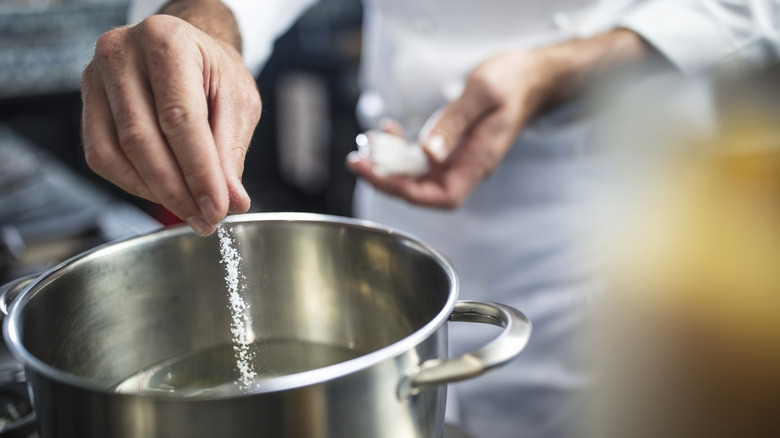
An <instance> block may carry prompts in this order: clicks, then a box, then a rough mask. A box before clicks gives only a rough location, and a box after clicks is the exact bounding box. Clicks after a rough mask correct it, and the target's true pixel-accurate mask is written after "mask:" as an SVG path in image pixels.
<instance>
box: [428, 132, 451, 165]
mask: <svg viewBox="0 0 780 438" xmlns="http://www.w3.org/2000/svg"><path fill="white" fill-rule="evenodd" d="M425 149H426V150H427V151H428V153H429V154H431V156H432V157H433V159H434V160H436V161H437V162H439V163H441V162H442V161H444V160H445V159H446V158H447V146H446V145H445V144H444V137H442V136H441V135H439V134H436V135H434V136H433V137H431V139H430V140H428V142H427V143H426V145H425Z"/></svg>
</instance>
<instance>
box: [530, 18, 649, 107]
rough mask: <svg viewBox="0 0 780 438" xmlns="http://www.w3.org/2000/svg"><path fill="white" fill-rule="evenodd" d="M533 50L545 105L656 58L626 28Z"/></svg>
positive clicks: (637, 37) (636, 36)
mask: <svg viewBox="0 0 780 438" xmlns="http://www.w3.org/2000/svg"><path fill="white" fill-rule="evenodd" d="M537 50H538V55H539V57H540V59H541V60H542V62H543V63H544V64H545V65H546V68H545V70H546V71H547V73H548V74H547V78H546V79H545V82H546V87H548V90H549V93H547V97H548V99H547V100H548V102H550V101H553V102H554V101H560V100H563V99H566V98H568V97H570V96H571V95H572V94H574V93H575V92H576V90H578V89H580V88H581V87H583V86H584V85H585V84H587V83H588V82H589V81H590V80H592V79H593V78H596V77H598V76H599V75H602V74H606V73H610V72H612V71H614V70H616V69H620V68H625V67H628V66H631V65H636V64H638V63H641V62H645V61H648V60H650V59H653V58H660V55H659V54H658V52H657V51H656V50H655V49H654V48H653V47H652V46H650V45H649V44H647V42H645V41H644V40H643V39H642V37H640V36H639V35H637V34H636V33H634V32H633V31H631V30H628V29H616V30H613V31H610V32H607V33H603V34H600V35H596V36H593V37H590V38H585V39H578V40H572V41H568V42H565V43H561V44H557V45H554V46H549V47H545V48H541V49H537Z"/></svg>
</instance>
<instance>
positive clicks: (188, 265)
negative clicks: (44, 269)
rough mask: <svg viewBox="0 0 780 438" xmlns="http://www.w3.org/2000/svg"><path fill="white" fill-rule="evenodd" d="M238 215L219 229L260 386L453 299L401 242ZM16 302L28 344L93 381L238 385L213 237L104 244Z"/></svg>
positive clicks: (327, 225)
mask: <svg viewBox="0 0 780 438" xmlns="http://www.w3.org/2000/svg"><path fill="white" fill-rule="evenodd" d="M246 217H249V218H250V219H243V220H234V221H233V222H229V223H226V224H225V225H223V226H226V227H228V228H229V229H230V230H232V234H233V235H234V237H235V241H236V247H237V248H238V252H239V253H240V255H241V257H242V260H241V262H240V271H241V278H240V284H241V291H240V295H241V296H242V297H243V299H244V300H245V301H246V303H247V304H248V306H249V307H248V309H247V310H246V314H247V315H248V316H249V317H250V319H251V323H249V322H247V323H246V324H247V325H246V329H245V333H246V335H247V337H248V339H249V341H252V344H251V345H250V346H249V347H248V348H249V350H250V354H251V355H252V356H253V358H252V359H251V362H252V366H253V367H254V368H255V371H256V372H257V373H258V375H259V377H260V378H261V379H262V378H267V377H272V376H277V375H280V374H291V373H296V372H301V371H307V370H310V369H315V368H319V367H323V366H327V365H331V364H334V363H338V362H342V361H345V360H349V359H351V358H354V357H357V356H360V355H364V354H366V353H370V352H373V351H376V350H379V349H382V348H384V347H386V346H388V345H391V344H393V343H395V342H397V341H399V340H400V339H402V338H404V337H406V336H409V335H410V334H412V333H414V332H415V331H417V330H418V329H420V328H421V327H423V326H424V325H425V324H427V323H429V322H430V321H431V320H432V319H434V318H435V317H436V316H437V315H439V314H441V313H442V311H443V310H444V308H445V307H446V306H447V303H448V302H450V296H451V295H452V294H455V293H456V291H455V288H456V286H455V277H454V273H453V272H452V270H451V267H450V265H449V264H448V263H447V262H446V261H444V260H443V259H442V258H441V257H440V256H438V254H437V253H435V252H433V251H432V250H430V249H428V248H427V247H425V246H424V245H422V244H420V243H417V242H415V241H414V240H412V239H410V238H407V237H404V236H401V235H398V234H396V233H392V232H390V231H387V230H382V229H378V228H373V227H369V226H365V225H361V224H359V223H357V222H348V221H340V220H333V219H326V218H320V220H289V218H287V220H281V219H278V215H276V216H274V217H277V219H273V220H266V219H264V215H248V216H246ZM295 217H297V216H295ZM306 217H309V216H306ZM21 299H22V300H23V301H22V302H20V303H19V306H18V307H17V308H16V311H17V312H16V314H14V315H12V319H13V323H14V324H15V325H16V326H17V327H16V330H18V332H19V334H20V336H19V338H20V339H21V344H22V346H23V348H24V349H26V350H27V352H29V353H30V354H31V355H32V356H34V357H35V358H37V359H38V360H40V361H42V362H43V363H45V364H47V365H50V366H51V367H54V368H56V369H58V370H61V371H65V372H66V373H68V374H72V375H75V376H79V377H83V378H87V379H89V381H90V383H94V385H95V386H98V387H101V388H104V389H107V390H113V389H115V388H116V387H117V385H120V384H123V385H125V386H126V387H131V389H132V387H134V386H135V385H138V389H139V391H141V392H143V390H145V389H150V388H146V387H144V385H157V386H155V388H152V389H154V390H162V391H166V390H167V389H166V386H165V385H168V386H173V387H176V388H177V389H180V388H183V387H195V388H196V389H197V388H200V387H203V388H205V387H216V386H218V385H219V384H221V383H232V382H235V380H236V379H237V377H238V371H237V369H236V359H235V353H234V351H233V349H234V346H235V342H234V335H233V334H232V333H231V321H232V319H231V312H230V309H229V304H228V287H227V285H226V280H225V266H224V264H222V263H220V250H219V238H218V237H217V236H216V234H215V235H212V236H210V237H207V238H202V237H199V236H197V235H195V234H194V233H192V232H191V231H189V229H187V228H183V227H180V228H176V229H169V230H163V231H160V232H157V233H153V234H150V235H146V236H142V237H139V238H135V239H131V240H128V241H124V242H119V243H116V244H112V245H109V246H106V247H103V248H100V249H98V250H96V251H93V252H91V253H88V254H86V255H84V256H82V257H80V258H78V259H75V260H72V261H70V262H69V263H67V264H66V265H65V266H64V267H63V268H61V269H59V270H57V271H55V272H53V273H51V274H49V275H48V276H47V277H46V278H44V279H42V281H39V282H38V284H37V285H36V286H35V287H34V288H33V289H32V290H31V291H30V293H28V294H26V296H24V297H23V298H21ZM241 319H242V320H244V319H243V318H241ZM166 367H167V368H166ZM155 370H157V371H159V372H157V371H155ZM161 370H162V371H161ZM171 370H174V371H175V372H173V374H176V375H175V376H173V377H171V376H170V374H171ZM155 373H156V374H155ZM166 373H167V374H168V377H167V379H168V380H165V379H166V377H165V376H164V375H165V374H166ZM138 376H145V377H144V379H145V380H143V379H142V380H143V381H136V380H133V379H138ZM155 379H157V380H160V379H162V380H164V381H163V382H162V383H160V382H157V381H153V380H155ZM176 379H178V381H177V380H176ZM150 381H151V382H150ZM123 382H124V383H123ZM128 382H130V383H128ZM128 385H129V386H128ZM160 385H162V386H160ZM177 385H178V386H177ZM130 392H132V390H131V391H130ZM196 392H197V391H196ZM196 392H195V393H196ZM180 393H182V394H186V391H184V392H180Z"/></svg>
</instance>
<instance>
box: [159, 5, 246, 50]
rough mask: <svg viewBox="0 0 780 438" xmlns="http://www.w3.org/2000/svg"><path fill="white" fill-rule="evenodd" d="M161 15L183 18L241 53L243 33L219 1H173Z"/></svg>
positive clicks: (165, 7)
mask: <svg viewBox="0 0 780 438" xmlns="http://www.w3.org/2000/svg"><path fill="white" fill-rule="evenodd" d="M160 13H161V14H166V15H173V16H175V17H178V18H181V19H182V20H184V21H187V22H188V23H190V24H192V25H193V26H195V27H197V28H198V29H200V30H202V31H204V32H206V33H207V34H209V36H211V37H212V38H214V39H217V40H220V41H222V42H226V43H228V44H230V45H231V46H233V47H234V48H235V49H236V50H238V51H239V53H240V52H241V33H240V32H239V29H238V23H237V22H236V18H235V17H234V16H233V12H232V11H231V10H230V8H228V7H227V6H225V5H224V4H223V3H222V2H221V1H219V0H171V1H169V2H168V3H166V4H165V5H164V6H163V7H162V8H161V9H160Z"/></svg>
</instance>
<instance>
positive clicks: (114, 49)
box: [95, 28, 125, 63]
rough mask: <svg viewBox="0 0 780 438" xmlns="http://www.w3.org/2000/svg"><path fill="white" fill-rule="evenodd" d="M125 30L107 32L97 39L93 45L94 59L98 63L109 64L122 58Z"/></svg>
mask: <svg viewBox="0 0 780 438" xmlns="http://www.w3.org/2000/svg"><path fill="white" fill-rule="evenodd" d="M124 39H125V29H124V28H118V29H113V30H109V31H108V32H106V33H104V34H103V35H101V36H100V38H98V40H97V42H96V43H95V59H96V60H97V61H98V62H103V63H111V62H113V61H114V60H115V59H121V58H122V56H123V53H122V52H123V47H122V46H123V44H124Z"/></svg>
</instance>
